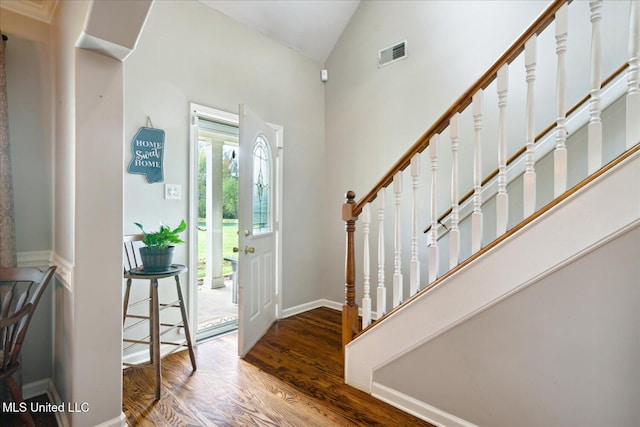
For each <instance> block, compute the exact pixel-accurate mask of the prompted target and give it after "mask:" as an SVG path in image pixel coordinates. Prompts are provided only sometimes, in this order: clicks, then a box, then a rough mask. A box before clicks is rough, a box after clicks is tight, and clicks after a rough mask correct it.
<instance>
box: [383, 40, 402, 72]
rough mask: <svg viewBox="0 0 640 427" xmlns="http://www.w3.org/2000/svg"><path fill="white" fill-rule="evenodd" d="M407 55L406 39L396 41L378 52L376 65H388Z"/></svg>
mask: <svg viewBox="0 0 640 427" xmlns="http://www.w3.org/2000/svg"><path fill="white" fill-rule="evenodd" d="M406 57H407V41H406V40H405V41H402V42H400V43H396V44H394V45H393V46H389V47H388V48H386V49H382V50H381V51H379V52H378V66H379V67H382V66H383V65H388V64H391V63H393V62H396V61H399V60H401V59H404V58H406Z"/></svg>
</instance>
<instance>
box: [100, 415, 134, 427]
mask: <svg viewBox="0 0 640 427" xmlns="http://www.w3.org/2000/svg"><path fill="white" fill-rule="evenodd" d="M126 425H127V417H126V416H125V415H124V412H120V416H119V417H115V418H112V419H110V420H108V421H105V422H103V423H100V424H98V425H97V426H96V427H125V426H126Z"/></svg>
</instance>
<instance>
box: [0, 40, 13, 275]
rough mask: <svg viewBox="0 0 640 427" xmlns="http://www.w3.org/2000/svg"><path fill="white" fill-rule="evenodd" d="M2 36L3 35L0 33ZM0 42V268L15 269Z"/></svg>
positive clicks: (3, 43) (2, 44) (0, 44)
mask: <svg viewBox="0 0 640 427" xmlns="http://www.w3.org/2000/svg"><path fill="white" fill-rule="evenodd" d="M0 35H2V33H0ZM1 39H2V40H1V41H0V267H15V266H16V265H17V258H16V227H15V218H14V207H13V178H12V175H11V150H10V148H11V147H10V145H9V112H8V106H7V73H6V70H5V46H6V42H7V40H6V37H5V36H4V35H2V37H1Z"/></svg>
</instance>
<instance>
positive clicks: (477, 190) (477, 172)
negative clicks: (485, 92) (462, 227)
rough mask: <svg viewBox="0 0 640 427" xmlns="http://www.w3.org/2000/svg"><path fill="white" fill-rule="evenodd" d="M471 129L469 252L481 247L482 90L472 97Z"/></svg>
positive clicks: (474, 251)
mask: <svg viewBox="0 0 640 427" xmlns="http://www.w3.org/2000/svg"><path fill="white" fill-rule="evenodd" d="M472 102H473V104H472V112H473V130H474V132H475V141H474V144H473V213H472V214H471V252H472V253H476V252H478V251H479V250H480V248H481V247H482V193H481V190H482V145H481V141H482V91H481V90H480V91H478V92H476V94H475V95H473V99H472Z"/></svg>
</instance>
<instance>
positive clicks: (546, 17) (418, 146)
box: [352, 0, 572, 218]
mask: <svg viewBox="0 0 640 427" xmlns="http://www.w3.org/2000/svg"><path fill="white" fill-rule="evenodd" d="M571 2H572V0H554V1H553V2H552V3H551V4H550V5H549V6H548V7H547V8H546V9H545V10H544V11H543V12H542V13H541V14H540V16H539V17H538V18H537V19H536V20H535V21H534V22H533V24H531V26H529V28H527V29H526V30H525V31H524V32H523V33H522V34H521V35H520V37H518V39H517V40H516V41H515V42H514V43H513V44H512V45H511V46H510V47H509V48H508V49H507V50H506V51H505V52H504V53H503V54H502V56H500V58H498V60H497V61H496V62H495V63H494V64H493V65H492V66H491V67H490V68H489V69H488V70H487V71H486V72H485V73H484V74H483V75H482V77H480V78H479V79H478V80H477V81H476V82H475V83H474V84H473V85H472V86H471V87H470V88H469V89H467V90H466V92H464V93H463V94H462V95H461V96H460V97H459V98H458V99H457V100H456V101H455V102H454V103H453V104H452V105H451V106H450V107H449V108H448V109H447V111H445V112H444V114H443V115H441V116H440V118H439V119H438V120H436V121H435V122H434V123H433V124H432V125H431V127H430V128H429V129H427V131H426V132H425V133H424V134H422V136H421V137H420V138H418V140H417V141H416V142H415V143H414V144H413V145H412V146H411V147H410V148H409V149H408V150H407V151H406V152H405V153H404V155H403V156H402V157H401V158H400V159H399V160H398V161H397V162H396V163H395V164H394V165H393V166H392V167H391V169H390V170H389V171H388V172H387V173H386V174H385V175H384V176H383V177H382V179H381V180H380V181H378V183H377V184H376V185H375V186H374V187H373V188H372V189H371V191H369V192H368V193H367V194H366V195H365V196H364V197H363V198H361V199H360V200H359V201H358V203H356V205H355V206H354V208H353V211H352V215H353V216H354V217H355V218H357V217H358V216H359V215H360V213H361V212H362V208H363V207H364V205H365V204H366V203H369V202H371V201H373V200H375V199H376V197H377V195H378V192H379V191H380V190H381V189H383V188H386V187H387V186H389V185H390V184H391V182H393V176H394V175H395V174H396V173H398V172H400V171H403V170H405V169H406V168H407V166H409V164H410V163H411V158H412V157H413V156H415V155H416V154H418V153H422V152H423V151H424V150H425V149H426V148H427V147H428V146H429V140H430V139H431V137H433V136H434V135H435V134H437V133H440V132H442V131H443V130H444V129H446V127H447V126H448V125H449V119H450V118H451V116H452V115H454V114H455V113H458V112H462V111H464V109H465V108H467V107H468V106H469V105H470V104H471V100H472V97H473V95H474V94H475V93H476V92H478V91H480V90H484V89H486V88H487V87H488V86H489V85H490V84H491V83H492V82H493V80H495V78H496V75H497V73H498V70H499V69H500V67H502V66H503V65H505V64H510V63H511V62H513V61H514V60H515V59H516V58H517V57H518V55H520V54H521V53H522V52H523V51H524V44H525V42H526V41H527V40H529V39H530V38H531V37H533V36H534V35H538V34H540V33H541V32H542V31H543V30H544V29H545V28H547V26H549V24H550V23H551V22H553V19H554V16H555V13H556V12H557V11H558V10H559V9H560V7H562V5H564V4H565V3H566V4H569V3H571Z"/></svg>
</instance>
